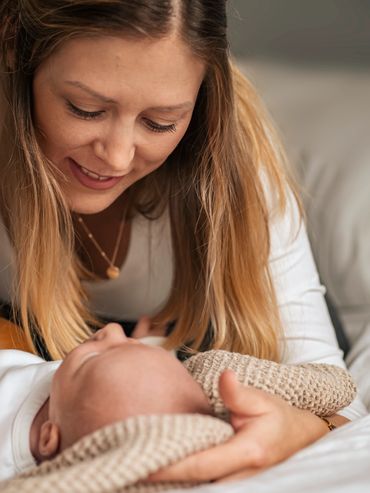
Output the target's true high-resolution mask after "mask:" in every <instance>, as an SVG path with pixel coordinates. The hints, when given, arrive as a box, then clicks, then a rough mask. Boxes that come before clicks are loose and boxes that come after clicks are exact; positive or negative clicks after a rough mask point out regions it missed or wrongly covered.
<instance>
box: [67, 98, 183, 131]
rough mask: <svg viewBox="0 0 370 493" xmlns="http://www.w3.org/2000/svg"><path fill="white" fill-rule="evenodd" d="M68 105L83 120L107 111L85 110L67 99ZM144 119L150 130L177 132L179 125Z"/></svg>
mask: <svg viewBox="0 0 370 493" xmlns="http://www.w3.org/2000/svg"><path fill="white" fill-rule="evenodd" d="M67 107H68V109H69V111H70V112H71V113H73V114H74V115H75V116H77V117H78V118H81V119H83V120H96V119H97V118H99V117H101V116H102V115H103V114H104V113H105V111H104V110H99V111H86V110H83V109H81V108H79V107H78V106H76V105H74V104H73V103H71V101H68V100H67ZM142 121H143V122H144V124H145V126H146V127H147V128H148V129H149V130H150V131H152V132H155V133H166V132H176V128H177V127H176V124H175V123H171V124H169V125H161V124H160V123H157V122H155V121H153V120H151V119H150V118H146V117H144V118H143V119H142Z"/></svg>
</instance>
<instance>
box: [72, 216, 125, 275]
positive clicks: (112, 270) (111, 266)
mask: <svg viewBox="0 0 370 493" xmlns="http://www.w3.org/2000/svg"><path fill="white" fill-rule="evenodd" d="M125 217H126V213H125V211H124V212H123V215H122V219H121V222H120V225H119V229H118V235H117V240H116V244H115V246H114V251H113V255H112V260H110V259H109V258H108V256H107V254H106V253H105V252H104V250H103V249H102V248H101V247H100V245H99V243H98V242H97V241H96V239H95V237H94V235H93V234H92V232H91V231H90V230H89V228H88V227H87V226H86V223H85V221H84V220H83V219H82V217H81V216H77V220H78V222H79V223H80V224H81V226H82V227H83V229H84V230H85V233H86V234H87V237H88V238H89V239H90V240H91V242H92V244H93V245H94V246H95V248H96V249H97V250H98V252H99V253H100V255H101V256H102V257H103V259H104V260H105V261H106V262H107V264H108V268H107V270H106V271H105V273H106V274H107V277H108V278H109V279H117V277H118V276H119V274H120V268H119V267H117V265H115V262H116V258H117V253H118V248H119V246H120V243H121V239H122V233H123V226H124V224H125Z"/></svg>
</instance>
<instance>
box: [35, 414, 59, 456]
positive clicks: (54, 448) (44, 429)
mask: <svg viewBox="0 0 370 493" xmlns="http://www.w3.org/2000/svg"><path fill="white" fill-rule="evenodd" d="M38 448H39V454H40V456H41V458H42V460H47V459H52V458H53V457H54V456H55V455H56V454H57V453H58V451H59V448H60V430H59V427H58V425H57V424H56V423H53V422H52V421H50V420H48V421H45V422H44V423H43V424H42V426H41V429H40V437H39V447H38Z"/></svg>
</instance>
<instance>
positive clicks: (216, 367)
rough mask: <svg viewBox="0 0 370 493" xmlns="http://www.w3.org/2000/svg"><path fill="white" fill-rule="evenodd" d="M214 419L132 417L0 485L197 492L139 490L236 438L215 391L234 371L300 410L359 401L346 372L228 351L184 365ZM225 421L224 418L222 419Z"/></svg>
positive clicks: (11, 490)
mask: <svg viewBox="0 0 370 493" xmlns="http://www.w3.org/2000/svg"><path fill="white" fill-rule="evenodd" d="M184 364H185V366H186V367H187V368H188V370H189V371H190V373H191V374H192V375H193V376H194V378H195V380H196V381H197V382H198V383H199V384H200V385H201V386H202V387H203V389H204V391H205V393H206V394H207V396H208V398H209V400H210V402H211V404H212V407H213V409H214V411H215V413H216V415H217V416H218V418H214V417H211V416H204V415H197V414H195V415H191V414H183V415H181V414H178V415H177V414H176V415H174V414H173V415H161V416H137V417H133V418H129V419H127V420H125V421H122V422H119V423H115V424H113V425H110V426H108V427H106V428H103V429H100V430H97V431H96V432H94V433H92V434H91V435H88V436H86V437H84V438H82V439H81V440H80V441H79V442H77V443H75V444H74V445H73V446H72V447H70V448H69V449H67V450H65V451H64V452H62V453H61V454H60V455H59V456H57V457H56V458H55V459H53V460H52V461H47V462H44V463H42V464H41V465H39V466H37V467H35V468H33V469H32V470H30V471H29V472H27V473H25V474H22V475H20V476H18V477H16V478H14V479H12V480H10V481H8V482H6V483H3V484H2V485H0V491H1V492H2V493H118V492H125V493H126V492H130V493H131V492H132V493H141V492H143V493H151V492H155V491H164V490H168V489H176V488H184V487H191V486H194V483H193V484H190V483H156V484H153V483H144V482H143V480H144V479H145V478H146V477H147V476H148V475H149V474H151V473H154V472H156V471H158V470H159V469H161V468H163V467H166V466H168V465H170V464H173V463H175V462H177V461H179V460H181V459H183V458H185V457H187V456H188V455H190V454H193V453H195V452H197V451H200V450H204V449H206V448H209V447H212V446H214V445H217V444H220V443H222V442H224V441H226V440H227V439H228V438H230V437H231V436H232V435H233V429H232V427H231V426H230V425H229V424H228V423H227V422H225V421H224V420H225V419H227V411H226V409H225V407H224V405H223V403H222V400H221V398H220V396H219V392H218V377H219V375H220V374H221V373H222V372H223V371H224V370H225V369H232V370H234V371H235V372H236V374H237V377H238V379H239V381H240V382H241V383H243V384H244V385H252V386H254V387H257V388H259V389H262V390H265V391H267V392H270V393H273V394H276V395H278V396H281V397H282V398H284V399H285V400H286V401H288V402H289V403H291V404H292V405H294V406H297V407H299V408H301V409H308V410H310V411H311V412H313V413H315V414H317V415H319V416H329V415H331V414H333V413H335V412H336V411H338V410H339V409H341V408H343V407H345V406H347V405H348V404H349V403H350V402H351V401H352V400H353V398H354V396H355V394H356V388H355V386H354V384H353V381H352V379H351V377H350V375H349V374H348V372H346V371H345V370H343V369H341V368H338V367H335V366H332V365H323V364H304V365H296V366H292V365H282V364H277V363H273V362H271V361H266V360H260V359H257V358H254V357H251V356H244V355H241V354H237V353H229V352H226V351H220V350H218V351H208V352H205V353H199V354H197V355H195V356H192V357H191V358H189V359H188V360H187V361H186V362H185V363H184ZM220 418H222V419H220Z"/></svg>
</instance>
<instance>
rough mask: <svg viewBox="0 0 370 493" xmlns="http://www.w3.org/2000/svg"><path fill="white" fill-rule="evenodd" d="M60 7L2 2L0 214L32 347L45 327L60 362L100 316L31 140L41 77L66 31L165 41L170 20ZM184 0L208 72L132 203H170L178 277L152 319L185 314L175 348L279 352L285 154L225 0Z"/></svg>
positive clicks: (150, 207)
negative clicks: (243, 67) (271, 203)
mask: <svg viewBox="0 0 370 493" xmlns="http://www.w3.org/2000/svg"><path fill="white" fill-rule="evenodd" d="M59 4H60V6H59V8H58V9H55V8H54V9H53V8H52V2H50V1H49V0H38V1H30V0H29V1H27V0H23V2H22V8H21V9H19V7H18V2H14V1H13V0H12V1H10V0H8V1H5V3H4V5H3V6H2V7H0V18H1V19H5V21H4V23H3V27H2V38H3V52H2V67H3V69H5V70H4V73H3V76H2V89H3V94H4V96H5V103H4V104H5V115H6V116H5V117H6V122H5V125H4V126H3V132H2V135H1V140H0V146H1V147H2V149H3V155H2V158H1V159H2V163H1V173H3V177H2V181H1V183H2V184H3V186H2V213H3V216H4V217H5V218H6V222H7V225H8V229H9V234H10V237H11V240H12V242H13V245H14V249H15V252H16V261H17V273H18V274H17V278H16V284H15V287H14V300H13V304H14V306H17V307H18V308H19V320H20V323H21V324H22V326H23V329H24V332H25V334H26V336H27V339H28V342H29V344H30V345H31V347H32V348H33V350H34V351H36V347H35V334H37V335H38V337H39V338H40V339H41V341H42V342H43V343H44V345H45V347H46V348H47V350H48V352H49V354H50V355H51V357H52V358H62V357H63V356H64V355H65V354H66V353H68V352H69V351H70V350H71V349H72V348H74V347H75V346H76V345H77V344H78V343H79V342H81V341H82V340H84V339H85V338H86V337H88V335H89V333H90V326H91V324H98V323H99V322H98V321H97V320H96V319H95V317H94V315H92V314H91V313H90V311H89V309H88V299H87V296H86V294H85V292H84V290H83V289H82V286H81V281H80V277H81V265H80V263H79V260H78V259H77V258H76V254H75V253H74V232H73V227H72V222H71V216H70V212H69V210H68V207H67V204H66V203H65V200H64V197H63V195H62V193H61V191H60V189H59V187H58V183H57V179H56V173H57V171H56V170H55V169H54V168H53V164H52V163H50V162H47V160H46V158H45V157H44V155H43V153H42V151H41V149H40V147H39V145H38V141H37V138H36V134H35V130H34V126H33V121H32V93H31V87H32V78H33V74H34V72H35V70H36V69H37V67H38V66H39V64H40V63H41V61H43V60H44V59H45V58H46V57H48V56H49V55H50V54H52V53H53V51H54V50H55V48H56V47H57V46H58V45H59V44H60V43H62V42H63V40H65V39H69V38H71V37H73V36H82V35H85V34H90V35H91V34H96V35H102V34H103V35H104V34H105V33H110V34H112V33H113V34H115V35H117V34H119V35H123V36H124V35H128V36H145V35H150V36H152V37H154V36H157V37H160V36H163V35H165V34H167V33H168V32H169V31H170V30H171V26H173V16H174V15H175V10H174V9H172V7H171V6H169V4H168V2H164V1H160V0H157V1H156V2H153V1H149V0H147V1H146V2H143V1H141V2H139V4H140V6H138V5H136V6H135V4H136V2H135V1H131V2H124V1H123V0H112V1H107V0H91V1H86V0H76V1H74V2H70V1H69V0H65V1H60V2H59ZM144 4H145V8H144ZM177 4H178V2H177ZM211 4H212V5H211ZM177 6H178V5H177ZM90 7H91V8H90ZM179 8H180V11H179V13H178V12H177V11H176V15H180V27H179V31H180V35H181V36H182V38H183V39H184V40H185V42H187V43H188V44H189V45H190V46H191V48H192V49H193V51H194V53H195V54H196V55H198V56H200V57H202V59H203V60H204V61H205V62H206V64H207V67H208V70H207V74H206V77H205V79H204V82H203V84H202V86H201V89H200V92H199V95H198V99H197V104H196V107H195V110H194V114H193V117H192V121H191V123H190V125H189V128H188V130H187V132H186V134H185V136H184V138H183V139H182V141H181V142H180V144H179V145H178V147H177V148H176V150H175V151H174V152H173V153H172V154H171V155H170V156H169V157H168V159H167V161H166V162H165V163H164V164H163V165H162V166H161V167H160V168H159V169H158V170H156V171H155V172H153V173H152V174H150V175H148V176H146V177H145V178H143V179H142V180H140V181H139V182H137V183H136V184H134V185H133V186H132V187H131V189H130V197H131V199H130V200H131V201H132V207H131V209H132V212H133V211H138V212H140V213H141V214H144V215H146V216H147V217H151V218H154V217H156V216H158V215H159V214H160V213H161V212H162V211H163V210H164V209H165V208H166V207H168V209H169V213H170V219H171V227H172V240H173V249H174V258H175V276H174V282H173V287H172V291H171V295H170V298H169V300H168V302H167V304H166V306H165V307H164V308H163V310H162V311H161V312H160V313H159V314H158V315H157V316H156V317H155V318H154V323H164V322H169V321H171V320H176V328H175V330H173V331H172V333H171V334H170V336H169V337H168V341H167V346H168V347H179V346H183V345H186V346H187V348H188V350H189V351H196V350H199V349H204V348H206V347H212V348H223V349H228V350H231V351H239V352H242V353H249V354H252V355H255V356H258V357H262V358H268V359H274V360H277V359H278V357H279V354H278V353H279V348H278V338H279V334H280V330H281V322H280V319H279V311H278V307H277V302H276V296H275V292H274V286H273V284H272V280H271V275H270V272H269V266H268V258H269V251H270V237H269V207H268V205H267V202H266V189H270V190H274V194H275V196H276V200H277V203H278V205H279V209H280V212H281V213H282V212H283V211H284V207H285V200H286V199H285V196H286V188H287V183H288V179H287V176H286V172H285V170H284V168H285V156H284V153H283V151H282V148H281V146H280V144H279V139H278V138H277V136H276V134H275V132H274V130H273V128H272V127H271V125H270V123H269V118H268V117H267V116H266V114H265V111H264V109H263V107H262V105H261V103H260V101H259V99H258V97H257V95H256V93H255V91H254V89H253V88H252V86H251V85H250V84H249V83H248V82H247V81H246V79H245V78H244V77H243V76H242V75H241V74H240V72H239V71H238V69H237V68H236V67H235V66H232V65H231V63H230V57H229V54H228V46H227V38H226V12H225V0H214V1H213V2H205V1H202V0H197V1H194V2H185V1H183V2H180V7H179ZM9 67H10V68H9ZM5 177H6V180H5ZM264 182H265V183H264ZM4 183H6V186H4Z"/></svg>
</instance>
